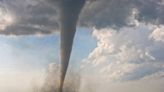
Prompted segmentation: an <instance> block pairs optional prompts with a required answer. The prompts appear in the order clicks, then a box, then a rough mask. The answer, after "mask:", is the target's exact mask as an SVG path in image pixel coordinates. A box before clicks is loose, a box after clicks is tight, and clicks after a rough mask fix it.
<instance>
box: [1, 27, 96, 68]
mask: <svg viewBox="0 0 164 92" xmlns="http://www.w3.org/2000/svg"><path fill="white" fill-rule="evenodd" d="M59 41H60V38H59V34H58V33H57V34H51V35H42V36H35V35H31V36H20V37H14V36H13V37H12V36H10V37H6V36H3V35H2V36H1V37H0V43H1V46H3V47H2V48H1V51H0V55H1V56H2V57H3V59H2V58H1V61H0V62H1V67H3V68H10V67H15V68H17V67H21V68H25V67H29V66H32V67H33V68H34V67H36V68H46V67H48V64H50V63H53V62H56V63H59V56H60V55H59V54H60V52H59V50H60V47H59V46H60V42H59ZM95 46H96V41H95V40H94V39H93V37H92V35H91V30H90V29H86V28H79V29H78V31H77V33H76V37H75V40H74V46H73V53H72V58H71V62H72V63H71V64H72V65H73V66H74V67H76V66H79V64H80V61H81V60H82V59H83V58H85V57H87V55H88V54H89V52H91V51H92V50H93V48H94V47H95ZM1 67H0V68H1Z"/></svg>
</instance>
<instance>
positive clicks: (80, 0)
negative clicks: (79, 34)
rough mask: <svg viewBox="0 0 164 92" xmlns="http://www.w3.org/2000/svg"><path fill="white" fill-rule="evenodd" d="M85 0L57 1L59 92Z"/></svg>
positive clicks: (60, 91)
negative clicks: (59, 53)
mask: <svg viewBox="0 0 164 92" xmlns="http://www.w3.org/2000/svg"><path fill="white" fill-rule="evenodd" d="M84 4H85V0H61V1H60V3H59V9H60V10H59V12H60V27H61V33H60V35H61V43H60V45H61V76H60V85H59V92H62V89H63V84H64V80H65V75H66V72H67V67H68V64H69V60H70V55H71V51H72V44H73V39H74V35H75V32H76V24H77V21H78V17H79V14H80V11H81V9H82V7H83V6H84Z"/></svg>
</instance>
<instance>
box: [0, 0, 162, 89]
mask: <svg viewBox="0 0 164 92" xmlns="http://www.w3.org/2000/svg"><path fill="white" fill-rule="evenodd" d="M50 2H51V3H52V4H51V3H50ZM53 4H54V5H53ZM54 6H55V3H54V2H52V1H51V0H50V1H44V0H13V1H10V0H5V1H3V0H0V91H1V92H34V90H36V89H37V88H38V89H39V90H40V88H42V87H44V86H45V87H47V85H45V84H46V83H50V81H54V80H55V79H58V76H59V74H58V72H57V71H58V66H59V64H60V35H59V32H60V29H59V27H58V26H59V25H58V23H57V22H58V20H57V12H56V8H55V7H54ZM54 8H55V9H54ZM163 10H164V1H163V0H124V1H121V0H115V1H114V0H101V1H100V0H97V1H92V0H90V1H88V2H87V4H86V5H85V7H84V9H83V11H82V13H81V15H80V17H79V23H78V27H77V32H76V35H75V39H74V44H73V50H72V54H71V59H70V64H69V71H68V76H67V79H66V80H67V81H68V83H69V81H74V82H75V83H78V85H74V86H73V87H76V88H78V91H77V92H102V91H104V92H109V91H112V92H132V91H133V92H163V91H164V88H163V86H162V85H164V56H163V55H164V25H163V23H164V17H163V14H164V11H163ZM20 11H21V12H20ZM78 76H80V77H78ZM79 80H80V81H79ZM55 82H56V81H54V83H55ZM54 83H52V85H54ZM66 83H67V82H66ZM50 84H51V83H50ZM54 87H55V86H54ZM36 92H37V91H36ZM41 92H42V91H41Z"/></svg>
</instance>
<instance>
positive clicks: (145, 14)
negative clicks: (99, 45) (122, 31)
mask: <svg viewBox="0 0 164 92" xmlns="http://www.w3.org/2000/svg"><path fill="white" fill-rule="evenodd" d="M56 1H59V0H1V1H0V3H1V5H5V8H7V9H8V10H9V11H10V12H11V13H12V14H13V15H14V16H15V17H16V18H15V20H14V21H15V23H14V24H13V25H11V28H13V26H14V29H13V30H8V29H11V28H10V26H8V27H7V29H6V30H3V31H7V32H1V33H5V34H8V33H9V34H11V33H13V34H19V35H21V34H26V33H27V34H34V33H36V32H32V31H29V32H28V30H26V29H34V30H35V29H37V30H38V31H39V30H40V31H41V32H40V33H52V32H54V31H55V30H57V29H58V28H59V23H58V12H57V11H56V7H55V6H57V5H56V4H57V3H56ZM87 1H88V2H87V3H86V4H85V7H84V9H83V11H82V13H81V14H80V20H79V26H84V27H96V28H104V27H123V26H128V25H129V23H128V22H129V20H128V18H129V17H130V16H132V11H133V10H134V9H136V10H137V11H138V13H137V15H136V16H135V18H136V19H137V20H138V21H140V22H145V23H154V24H163V23H164V17H163V15H164V3H163V2H164V1H163V0H87ZM20 26H21V27H20ZM22 26H24V28H25V29H23V28H22ZM17 28H18V29H17ZM17 30H18V31H17ZM21 30H22V31H25V32H21ZM9 31H13V32H9ZM42 31H47V32H42ZM17 32H20V33H17Z"/></svg>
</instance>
